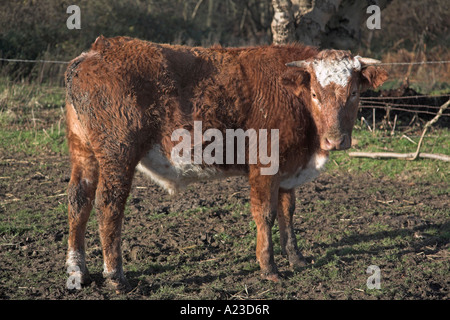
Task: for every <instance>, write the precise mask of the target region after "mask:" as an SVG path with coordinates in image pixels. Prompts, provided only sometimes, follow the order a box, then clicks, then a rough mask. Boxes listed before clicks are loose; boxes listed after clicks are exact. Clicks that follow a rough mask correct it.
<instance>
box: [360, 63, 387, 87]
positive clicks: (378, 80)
mask: <svg viewBox="0 0 450 320" xmlns="http://www.w3.org/2000/svg"><path fill="white" fill-rule="evenodd" d="M388 76H389V74H388V72H387V71H386V70H385V69H383V68H381V67H377V66H376V65H370V66H362V68H361V78H362V79H361V84H362V87H363V89H368V88H374V89H375V88H377V87H379V86H381V85H382V84H383V83H384V82H385V81H386V80H387V78H388Z"/></svg>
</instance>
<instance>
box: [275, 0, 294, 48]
mask: <svg viewBox="0 0 450 320" xmlns="http://www.w3.org/2000/svg"><path fill="white" fill-rule="evenodd" d="M272 5H273V10H274V14H273V20H272V24H271V29H272V35H273V43H274V44H286V43H288V42H291V41H294V40H295V36H294V17H293V15H292V3H291V1H290V0H272Z"/></svg>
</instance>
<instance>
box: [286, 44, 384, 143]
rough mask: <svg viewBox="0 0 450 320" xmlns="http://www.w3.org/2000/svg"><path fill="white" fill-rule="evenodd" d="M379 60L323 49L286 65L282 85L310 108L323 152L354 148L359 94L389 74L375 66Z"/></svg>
mask: <svg viewBox="0 0 450 320" xmlns="http://www.w3.org/2000/svg"><path fill="white" fill-rule="evenodd" d="M377 63H379V61H378V60H374V59H369V58H362V57H360V56H355V57H353V56H352V55H351V54H350V53H349V52H347V51H338V50H324V51H321V52H320V53H319V54H317V55H316V56H315V57H313V58H310V59H308V60H303V61H294V62H290V63H287V64H286V65H287V66H288V67H295V68H290V69H293V70H288V71H287V72H286V74H285V75H283V76H282V83H284V84H285V85H287V86H288V87H290V88H291V89H293V90H294V94H295V95H297V96H298V97H299V98H301V99H302V100H303V102H304V104H305V105H306V106H307V108H308V109H309V111H310V113H311V116H312V118H313V119H314V123H315V125H316V128H317V133H318V135H319V142H320V148H321V149H323V150H327V151H329V150H344V149H348V148H350V146H351V134H352V129H353V125H354V123H355V120H356V116H357V112H358V106H359V94H360V91H361V90H365V89H366V88H367V87H373V88H375V87H377V86H379V85H381V84H382V83H383V82H384V81H385V80H386V79H387V72H386V71H385V70H384V69H382V68H380V67H376V64H377Z"/></svg>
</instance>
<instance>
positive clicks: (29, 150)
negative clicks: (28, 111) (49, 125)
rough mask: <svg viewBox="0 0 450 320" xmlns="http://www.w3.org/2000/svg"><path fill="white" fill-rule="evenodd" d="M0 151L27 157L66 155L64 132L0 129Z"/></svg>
mask: <svg viewBox="0 0 450 320" xmlns="http://www.w3.org/2000/svg"><path fill="white" fill-rule="evenodd" d="M0 149H4V150H8V153H11V154H14V153H19V152H21V153H25V154H26V155H29V156H36V155H41V154H48V153H49V152H51V153H60V154H68V152H69V151H68V150H69V149H68V146H67V142H66V136H65V130H61V131H58V130H53V131H47V130H45V129H43V130H17V131H9V130H5V129H0Z"/></svg>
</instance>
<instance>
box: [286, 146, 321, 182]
mask: <svg viewBox="0 0 450 320" xmlns="http://www.w3.org/2000/svg"><path fill="white" fill-rule="evenodd" d="M327 161H328V156H326V155H322V154H317V153H315V154H314V155H313V156H312V157H311V159H310V160H309V162H308V164H307V165H306V167H304V168H299V169H298V170H297V171H296V172H295V173H294V174H293V175H292V176H290V177H288V178H286V179H284V180H282V181H281V183H280V187H282V188H283V189H288V190H289V189H292V188H295V187H298V186H300V185H302V184H304V183H306V182H309V181H312V180H314V179H315V178H317V177H318V176H319V174H320V171H321V170H322V169H323V168H324V166H325V163H327Z"/></svg>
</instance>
